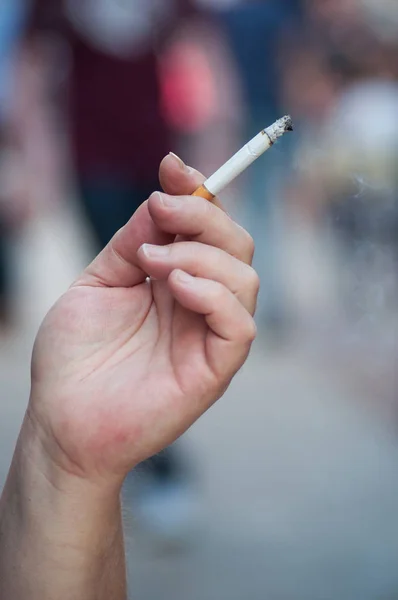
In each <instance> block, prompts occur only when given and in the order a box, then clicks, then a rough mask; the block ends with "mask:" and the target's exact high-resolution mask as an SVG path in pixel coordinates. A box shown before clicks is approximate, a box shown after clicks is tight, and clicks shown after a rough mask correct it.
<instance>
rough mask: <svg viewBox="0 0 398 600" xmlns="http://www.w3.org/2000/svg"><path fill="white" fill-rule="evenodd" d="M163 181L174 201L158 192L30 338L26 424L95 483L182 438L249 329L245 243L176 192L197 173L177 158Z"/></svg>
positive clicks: (236, 357)
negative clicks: (32, 342) (33, 428)
mask: <svg viewBox="0 0 398 600" xmlns="http://www.w3.org/2000/svg"><path fill="white" fill-rule="evenodd" d="M160 180H161V183H162V186H163V189H164V190H165V191H166V192H168V193H169V194H178V196H175V195H171V196H169V195H166V194H159V193H155V194H153V195H152V196H151V197H150V198H149V200H148V201H146V202H145V203H144V204H143V205H142V206H141V207H140V208H139V210H138V211H137V212H136V213H135V214H134V215H133V217H132V218H131V220H130V221H129V223H127V224H126V226H125V227H123V228H122V229H121V230H120V231H119V232H118V233H117V234H116V235H115V236H114V238H113V239H112V241H111V242H110V243H109V245H108V246H107V247H106V248H105V249H104V250H103V252H102V253H101V254H99V256H98V257H97V258H96V259H95V260H94V262H93V263H92V264H91V265H90V266H89V267H88V268H87V269H86V270H85V271H84V273H83V274H82V275H81V277H79V279H78V280H77V281H76V282H75V283H74V284H73V285H72V287H71V288H70V289H69V290H68V291H67V292H66V293H65V294H64V296H63V297H62V298H61V299H60V300H59V301H58V303H57V304H56V305H55V306H54V307H53V308H52V310H51V311H50V312H49V314H48V315H47V317H46V319H45V321H44V323H43V325H42V327H41V329H40V331H39V334H38V336H37V339H36V343H35V348H34V353H33V361H32V392H31V399H30V403H29V409H28V413H27V414H28V417H29V419H30V421H31V422H32V423H33V425H34V427H35V429H36V430H37V431H38V435H39V436H40V438H41V440H42V443H43V446H44V447H45V449H46V452H47V454H48V455H49V456H50V457H51V460H52V461H54V463H55V464H56V466H57V467H59V468H60V469H61V470H62V471H65V472H68V473H72V474H74V475H77V476H79V477H82V478H83V479H88V480H90V481H94V482H101V483H106V484H112V483H113V484H116V485H117V486H118V485H121V483H122V481H123V479H124V477H125V476H126V474H127V473H128V471H129V470H131V469H132V468H134V467H135V466H136V465H137V464H138V463H140V462H141V461H143V460H144V459H146V458H148V457H150V456H152V455H153V454H155V453H157V452H159V451H160V450H161V449H163V448H164V447H166V446H168V445H169V444H171V443H172V442H173V441H175V440H176V439H177V438H178V437H179V436H180V435H181V434H182V433H183V432H185V431H186V430H187V429H188V428H189V427H190V426H191V425H192V424H193V423H194V422H195V421H196V420H197V419H198V418H199V417H200V416H201V415H202V414H203V413H204V412H205V411H206V410H207V409H208V408H209V407H210V406H211V405H212V404H213V403H214V402H215V401H216V400H217V399H218V398H220V396H221V395H222V394H223V393H224V391H225V390H226V388H227V387H228V385H229V383H230V381H231V379H232V377H233V376H234V375H235V373H236V372H237V371H238V370H239V368H240V367H241V366H242V364H243V363H244V361H245V360H246V358H247V355H248V353H249V350H250V347H251V344H252V342H253V340H254V338H255V334H256V328H255V324H254V321H253V314H254V311H255V306H256V300H257V294H258V289H259V281H258V277H257V275H256V273H255V271H254V270H253V269H252V267H251V266H250V265H251V262H252V258H253V252H254V248H253V241H252V239H251V237H250V236H249V234H248V233H247V232H246V231H245V230H244V229H242V228H241V227H240V226H239V225H237V224H236V223H234V222H233V220H232V219H231V218H230V217H229V216H228V215H227V214H226V213H225V212H224V211H223V210H222V208H221V207H220V206H216V205H214V204H211V203H209V202H208V201H206V200H203V199H202V198H195V197H192V196H184V194H190V193H192V192H193V191H194V190H195V189H196V188H197V186H198V185H200V184H201V183H202V182H203V177H202V176H201V175H200V174H199V173H197V172H196V171H193V170H192V169H189V168H186V167H185V166H183V165H182V164H179V162H178V161H177V159H176V158H173V157H172V156H168V157H166V158H165V159H164V161H163V162H162V165H161V168H160ZM176 236H181V237H179V238H177V243H173V242H174V240H175V239H176ZM143 244H146V245H143ZM148 244H151V245H148ZM160 251H161V253H160ZM148 277H150V278H151V279H150V280H149V279H148Z"/></svg>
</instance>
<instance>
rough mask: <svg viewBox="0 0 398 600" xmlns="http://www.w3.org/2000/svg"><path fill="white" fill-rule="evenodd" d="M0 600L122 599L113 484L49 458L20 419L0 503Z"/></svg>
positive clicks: (118, 523)
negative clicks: (71, 471) (102, 485)
mask: <svg viewBox="0 0 398 600" xmlns="http://www.w3.org/2000/svg"><path fill="white" fill-rule="evenodd" d="M0 598H1V599H2V600H14V599H17V598H18V600H53V599H54V598H57V600H109V599H110V598H112V600H125V599H126V569H125V560H124V544H123V531H122V522H121V509H120V500H119V493H118V490H117V489H114V490H106V491H104V490H103V489H99V487H98V485H97V484H96V485H95V486H94V485H92V484H89V483H88V482H86V481H84V480H81V479H79V478H77V477H76V476H71V475H68V474H65V473H60V472H59V470H58V469H57V468H56V467H55V466H54V465H52V464H51V461H50V460H49V459H48V457H47V456H46V453H45V452H44V451H43V449H42V445H41V442H40V440H39V439H38V437H37V435H36V433H35V431H34V428H33V427H32V425H31V423H30V421H29V420H28V419H25V422H24V425H23V428H22V432H21V435H20V438H19V441H18V444H17V448H16V451H15V456H14V460H13V464H12V466H11V469H10V473H9V477H8V481H7V483H6V486H5V489H4V492H3V496H2V498H1V501H0Z"/></svg>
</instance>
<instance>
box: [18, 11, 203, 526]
mask: <svg viewBox="0 0 398 600" xmlns="http://www.w3.org/2000/svg"><path fill="white" fill-rule="evenodd" d="M194 12H195V11H194V10H193V8H192V6H191V4H190V2H188V1H187V0H168V1H167V2H166V1H161V2H159V1H158V0H145V2H140V1H137V0H129V1H128V2H123V3H120V2H116V1H113V0H83V1H81V0H65V1H63V0H34V2H33V7H32V13H31V19H30V23H29V26H28V31H27V36H26V44H27V46H26V47H27V48H29V51H32V48H33V50H34V49H35V47H37V46H38V43H39V45H40V44H42V42H43V40H44V41H45V40H48V39H51V37H54V34H55V35H56V36H57V39H60V40H62V41H63V42H66V43H67V47H68V49H69V52H70V69H69V73H68V77H67V94H66V97H67V106H66V107H65V108H66V109H67V113H68V116H69V124H68V125H69V130H70V139H71V145H72V160H73V163H74V164H73V166H74V168H75V174H76V180H77V188H78V197H79V199H80V201H81V203H82V206H83V208H84V212H85V214H86V216H87V218H88V220H89V222H90V224H91V226H92V230H93V232H94V236H95V240H96V243H97V251H99V250H101V249H102V248H103V247H104V246H105V245H106V244H107V243H108V242H109V240H110V239H111V238H112V236H113V235H114V234H115V232H116V231H117V230H119V229H120V228H121V227H122V226H123V225H124V223H126V222H127V221H128V220H129V218H130V217H131V215H132V214H133V213H134V212H135V211H136V210H137V208H138V207H139V206H140V205H141V204H142V202H144V201H145V200H146V199H147V198H148V197H149V196H150V194H151V192H152V191H153V190H154V189H158V188H159V182H158V165H159V162H160V161H161V159H162V157H163V156H164V155H165V154H167V153H168V152H170V150H171V149H172V141H173V138H172V135H171V132H170V131H169V128H168V125H167V123H166V121H165V119H164V117H163V115H162V111H161V93H160V85H159V78H158V52H159V49H160V48H162V45H163V44H164V43H165V42H166V41H167V39H171V37H172V35H173V32H174V31H175V30H176V28H177V26H178V25H179V24H180V23H181V20H182V19H184V18H186V17H190V16H191V15H193V14H194ZM49 36H51V37H49ZM60 101H61V100H60ZM58 104H59V103H58ZM182 462H183V461H182V458H181V457H180V455H179V454H178V453H177V454H176V450H175V448H174V447H173V448H169V449H168V450H166V451H165V452H164V453H163V454H162V455H160V456H155V457H153V458H152V459H151V460H150V461H147V462H146V463H144V465H143V472H144V473H143V474H144V475H146V478H145V477H144V479H147V481H145V485H141V486H139V487H140V489H142V490H145V492H146V493H145V498H143V499H142V517H143V520H144V521H146V522H147V523H151V526H152V527H156V526H158V529H159V531H158V532H156V533H165V534H167V535H169V534H170V535H173V534H174V533H175V531H176V530H177V529H178V527H179V526H180V525H184V523H182V521H183V520H184V518H185V514H188V512H189V510H187V505H188V504H190V503H191V497H190V491H189V490H188V487H189V486H187V473H186V468H185V465H183V464H182ZM141 480H142V478H141ZM138 483H139V482H138ZM141 483H143V482H142V481H141ZM188 496H189V498H188ZM185 500H186V501H185ZM177 506H178V507H179V513H178V514H176V510H177V509H176V507H177ZM184 510H185V512H184ZM165 511H167V514H165ZM171 529H172V530H171ZM177 533H178V532H177Z"/></svg>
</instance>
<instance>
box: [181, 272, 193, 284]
mask: <svg viewBox="0 0 398 600" xmlns="http://www.w3.org/2000/svg"><path fill="white" fill-rule="evenodd" d="M177 279H178V281H179V282H180V283H183V284H184V285H192V284H193V283H195V277H192V275H189V274H188V273H185V271H178V273H177Z"/></svg>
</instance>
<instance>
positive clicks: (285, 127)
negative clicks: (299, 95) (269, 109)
mask: <svg viewBox="0 0 398 600" xmlns="http://www.w3.org/2000/svg"><path fill="white" fill-rule="evenodd" d="M288 131H293V121H292V118H291V117H290V116H289V115H286V116H285V117H282V119H278V121H275V123H273V124H272V125H271V126H270V127H268V128H267V129H265V130H264V133H265V134H266V135H268V137H269V139H270V140H271V142H272V143H273V144H275V142H276V141H277V140H278V139H279V138H280V137H282V136H283V135H285V133H287V132H288Z"/></svg>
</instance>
